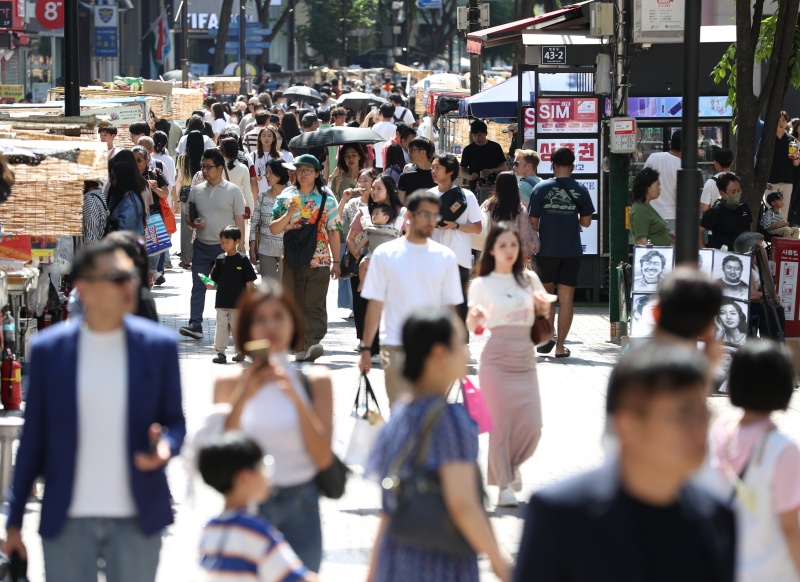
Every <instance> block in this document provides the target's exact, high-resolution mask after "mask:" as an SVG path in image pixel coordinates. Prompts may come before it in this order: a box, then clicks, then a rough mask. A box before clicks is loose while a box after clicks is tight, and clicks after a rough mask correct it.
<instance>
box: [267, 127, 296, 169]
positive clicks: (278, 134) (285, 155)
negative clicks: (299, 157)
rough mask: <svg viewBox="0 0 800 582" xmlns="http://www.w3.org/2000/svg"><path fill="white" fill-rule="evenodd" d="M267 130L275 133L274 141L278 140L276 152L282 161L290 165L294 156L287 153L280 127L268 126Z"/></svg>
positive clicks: (287, 148) (287, 147)
mask: <svg viewBox="0 0 800 582" xmlns="http://www.w3.org/2000/svg"><path fill="white" fill-rule="evenodd" d="M269 128H270V129H271V130H272V131H273V132H275V136H276V139H277V140H278V151H279V152H280V153H281V157H282V158H283V161H284V162H286V163H287V164H291V163H292V162H293V161H294V155H293V154H292V152H290V151H289V144H288V143H287V142H286V138H285V137H284V135H283V130H282V129H281V128H280V127H276V126H274V125H270V126H269Z"/></svg>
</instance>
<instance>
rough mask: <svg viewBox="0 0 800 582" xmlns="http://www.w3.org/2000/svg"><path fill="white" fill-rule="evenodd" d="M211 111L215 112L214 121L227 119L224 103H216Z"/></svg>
mask: <svg viewBox="0 0 800 582" xmlns="http://www.w3.org/2000/svg"><path fill="white" fill-rule="evenodd" d="M211 111H213V112H214V121H216V120H217V119H225V108H224V107H223V106H222V103H214V105H212V106H211Z"/></svg>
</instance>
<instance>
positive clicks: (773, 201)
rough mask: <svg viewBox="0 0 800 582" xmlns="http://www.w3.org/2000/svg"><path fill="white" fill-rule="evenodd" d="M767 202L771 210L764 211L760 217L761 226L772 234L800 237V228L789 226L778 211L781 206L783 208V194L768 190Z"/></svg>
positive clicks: (784, 236)
mask: <svg viewBox="0 0 800 582" xmlns="http://www.w3.org/2000/svg"><path fill="white" fill-rule="evenodd" d="M767 204H769V205H770V207H771V210H765V211H764V214H763V216H762V217H761V228H763V229H764V230H766V231H767V232H768V233H770V234H771V235H772V236H780V237H783V238H800V228H798V227H796V226H789V223H788V222H787V221H785V220H784V219H783V215H782V214H781V213H780V210H781V208H783V194H781V193H780V192H770V193H769V194H768V195H767Z"/></svg>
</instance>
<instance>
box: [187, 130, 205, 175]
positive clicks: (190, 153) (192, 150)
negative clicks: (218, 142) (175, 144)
mask: <svg viewBox="0 0 800 582" xmlns="http://www.w3.org/2000/svg"><path fill="white" fill-rule="evenodd" d="M205 143H206V141H205V140H204V139H203V134H202V133H200V132H199V131H190V132H189V135H188V136H187V137H186V159H187V160H188V161H189V170H190V172H191V173H192V176H194V175H195V174H196V173H197V172H199V171H200V164H201V163H202V161H203V151H205V148H206V146H205Z"/></svg>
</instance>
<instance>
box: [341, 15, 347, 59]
mask: <svg viewBox="0 0 800 582" xmlns="http://www.w3.org/2000/svg"><path fill="white" fill-rule="evenodd" d="M342 66H343V67H346V66H347V0H342Z"/></svg>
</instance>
